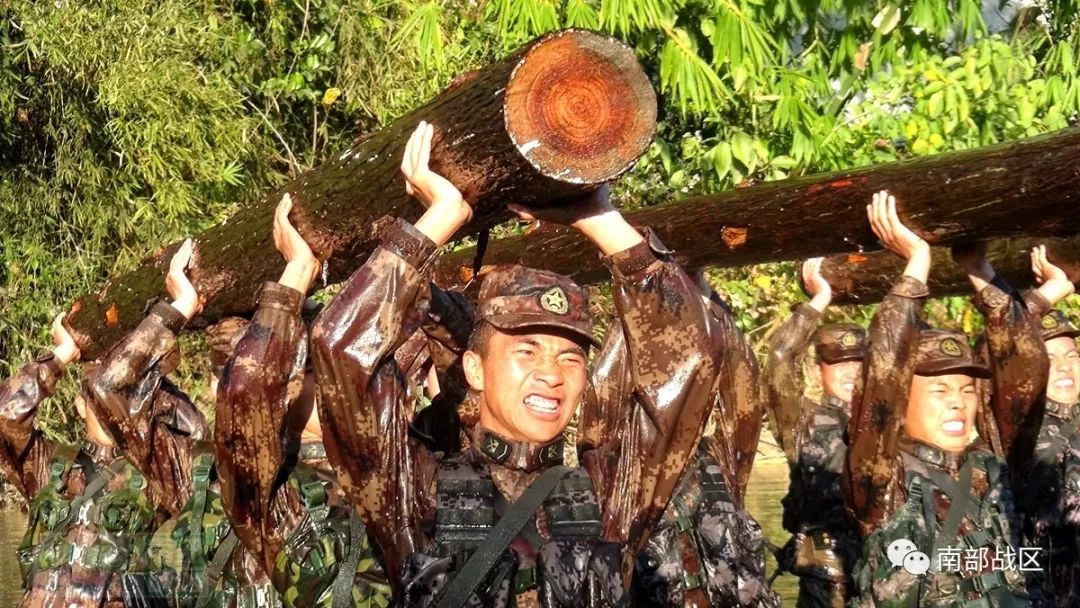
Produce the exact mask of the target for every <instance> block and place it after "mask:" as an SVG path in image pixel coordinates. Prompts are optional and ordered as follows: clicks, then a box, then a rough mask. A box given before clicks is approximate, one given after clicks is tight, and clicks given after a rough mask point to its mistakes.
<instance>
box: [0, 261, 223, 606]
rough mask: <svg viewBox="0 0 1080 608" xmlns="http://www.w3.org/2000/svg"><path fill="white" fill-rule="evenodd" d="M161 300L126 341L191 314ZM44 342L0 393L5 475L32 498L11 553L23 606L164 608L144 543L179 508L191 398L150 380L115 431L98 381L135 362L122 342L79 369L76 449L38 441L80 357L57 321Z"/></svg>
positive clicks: (155, 563)
mask: <svg viewBox="0 0 1080 608" xmlns="http://www.w3.org/2000/svg"><path fill="white" fill-rule="evenodd" d="M185 263H186V260H185ZM170 295H173V296H174V302H173V304H166V303H160V304H158V305H157V306H155V307H154V309H153V310H152V311H151V313H150V315H149V316H148V317H147V318H146V320H144V321H143V323H142V324H141V325H140V326H139V329H138V330H136V334H137V337H136V341H142V340H145V339H148V337H150V336H160V335H165V334H169V335H171V332H172V331H174V329H175V328H178V327H179V326H180V325H182V324H183V322H184V320H185V318H186V317H185V314H184V311H188V310H193V309H191V308H190V307H189V306H188V304H189V302H186V301H184V300H183V299H182V298H178V297H176V296H177V291H175V290H170ZM53 336H54V341H56V343H57V344H58V348H57V349H56V350H55V351H54V352H53V353H52V354H49V355H45V356H43V357H41V358H40V359H39V360H38V361H36V362H35V363H33V364H31V365H29V366H27V367H25V368H24V369H23V370H22V371H21V372H20V373H19V374H18V375H17V376H16V377H15V378H13V379H12V380H10V381H9V382H8V383H7V384H6V385H5V386H4V388H3V389H2V391H0V410H2V412H3V415H2V418H3V424H2V425H0V427H2V435H3V438H2V439H3V450H2V452H3V460H4V468H5V469H6V470H7V472H8V473H10V474H12V475H13V480H15V483H16V485H18V486H19V487H20V489H21V490H22V491H23V492H24V495H25V496H27V497H28V498H29V499H30V529H29V531H28V533H27V536H26V537H25V538H24V540H23V542H22V544H21V546H20V550H19V556H20V561H21V564H22V566H23V568H24V576H25V581H26V586H27V590H26V594H25V595H24V596H23V599H22V602H21V605H22V606H60V605H62V606H83V607H90V606H93V607H99V606H109V607H120V606H166V605H171V601H170V594H169V592H168V591H167V589H168V588H169V587H170V585H169V584H168V583H163V581H162V580H160V579H159V575H160V572H158V570H159V569H160V563H159V560H157V559H155V557H154V556H153V555H151V549H150V539H151V537H152V536H153V534H154V531H155V530H156V529H157V527H158V526H159V525H160V524H161V523H163V522H164V521H165V520H166V519H167V518H168V517H169V516H171V515H175V514H176V513H178V512H179V510H180V506H181V505H182V504H183V501H184V500H186V495H185V494H184V488H190V483H189V482H188V480H189V476H190V473H191V471H190V466H191V448H192V444H193V442H194V441H195V440H197V439H198V438H200V437H202V435H203V433H204V432H205V421H204V420H203V418H202V415H201V414H199V412H198V410H196V409H195V408H194V406H193V405H192V404H191V403H190V402H189V401H187V400H186V399H184V398H182V396H180V395H179V394H177V393H175V392H173V391H171V390H168V383H167V381H159V382H154V383H150V384H148V385H146V386H142V387H139V392H140V394H141V395H143V396H144V397H146V398H145V399H144V400H143V401H142V402H140V406H141V408H142V409H141V410H139V411H138V412H137V413H136V412H131V413H130V414H129V412H128V410H127V409H126V408H125V409H124V416H125V421H124V428H123V430H121V428H120V427H119V426H118V425H117V424H116V422H117V416H116V414H117V412H116V410H115V409H113V408H112V407H111V406H113V405H116V403H115V402H112V401H108V400H107V399H106V400H103V397H105V396H106V395H105V393H106V392H107V390H108V383H107V382H102V379H103V378H105V377H110V378H111V377H112V376H111V373H112V371H113V370H114V369H115V368H116V367H117V366H130V367H132V368H134V367H136V366H138V365H140V364H141V363H143V360H141V359H140V355H139V354H138V353H136V352H134V351H133V350H132V349H130V348H128V347H129V346H130V342H127V341H125V342H124V343H121V345H118V346H117V347H115V348H114V349H112V350H110V351H109V353H108V354H107V355H106V356H105V358H104V359H103V360H102V364H101V365H100V366H93V365H90V364H87V366H86V367H84V370H83V371H84V385H83V392H82V393H81V394H80V395H79V396H78V397H76V400H75V406H76V410H77V411H78V413H79V415H80V416H81V417H83V418H84V419H85V421H86V431H87V433H86V436H87V441H86V443H84V444H83V446H82V447H78V446H62V445H58V444H55V443H52V442H50V441H48V440H46V439H45V437H44V436H43V435H42V434H41V433H40V431H37V430H35V429H34V428H33V419H34V414H35V413H36V410H37V407H38V405H39V404H40V402H41V401H42V399H44V398H45V397H46V396H48V395H49V394H50V393H51V392H52V390H53V388H54V387H55V384H56V381H57V379H58V378H59V375H60V373H61V370H62V367H63V365H66V364H67V363H69V362H70V361H71V360H73V359H75V358H77V356H78V349H77V348H75V346H74V341H73V339H72V338H71V336H70V334H68V332H67V331H66V330H65V329H64V327H63V324H62V316H61V317H58V318H57V320H56V321H55V322H54V324H53ZM173 346H174V347H175V343H173ZM163 354H165V355H167V354H169V350H166V351H165V352H164V353H163ZM164 358H165V359H166V360H167V361H171V360H173V359H170V358H168V357H164ZM166 365H168V364H167V363H166ZM144 391H145V392H144ZM125 433H126V434H125ZM133 437H138V443H137V444H133V443H132V441H131V439H132V438H133Z"/></svg>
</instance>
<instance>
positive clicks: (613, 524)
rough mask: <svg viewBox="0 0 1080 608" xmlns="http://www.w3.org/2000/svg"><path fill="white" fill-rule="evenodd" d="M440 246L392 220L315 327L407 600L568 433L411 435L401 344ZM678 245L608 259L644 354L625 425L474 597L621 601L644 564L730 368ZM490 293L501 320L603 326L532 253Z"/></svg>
mask: <svg viewBox="0 0 1080 608" xmlns="http://www.w3.org/2000/svg"><path fill="white" fill-rule="evenodd" d="M434 252H435V247H434V245H433V243H431V241H430V240H428V239H427V238H426V237H424V236H423V235H422V234H421V233H419V232H418V231H417V230H416V229H415V228H413V227H412V226H411V225H409V224H407V223H405V222H403V221H400V220H398V221H396V222H395V223H393V224H391V225H390V226H389V227H388V229H387V230H385V231H384V233H383V235H382V244H381V246H380V247H379V248H377V249H376V250H375V252H374V253H373V254H372V256H371V257H370V258H369V259H368V261H367V263H366V264H365V265H364V266H363V267H361V268H360V269H359V270H358V271H357V272H356V273H355V274H353V276H352V277H351V278H350V280H349V282H348V283H347V284H346V286H345V288H344V289H343V290H342V291H341V293H340V294H339V295H338V296H337V297H336V298H335V299H334V300H333V301H332V302H331V303H330V304H328V305H327V307H326V309H325V310H324V311H323V313H322V315H321V316H320V317H319V319H318V320H317V321H316V324H315V326H314V328H313V330H312V343H313V347H314V350H315V369H316V374H317V379H318V383H317V384H318V387H319V391H320V392H319V396H320V402H319V406H320V411H321V412H322V415H323V421H324V426H325V428H326V431H327V437H326V444H327V449H328V451H329V455H330V457H331V461H332V462H334V463H335V465H337V466H339V467H340V468H341V469H343V470H344V474H343V476H342V480H343V484H344V485H345V487H346V490H347V491H348V493H349V495H350V497H352V499H353V501H354V503H355V504H356V506H357V508H358V510H359V512H360V513H361V515H362V516H363V518H364V520H365V522H366V523H367V524H368V529H369V530H371V531H372V533H373V535H374V536H375V538H376V539H377V540H378V543H379V545H380V546H381V547H382V549H383V554H384V556H385V558H386V559H385V564H386V567H387V569H388V571H389V573H390V580H392V581H395V582H396V583H398V584H399V585H400V587H399V590H400V591H399V593H401V597H400V601H401V602H402V604H404V605H413V606H427V605H432V603H433V602H434V601H435V600H436V598H437V596H438V595H439V592H440V591H441V589H442V588H443V587H444V585H445V584H446V582H447V581H448V579H449V578H451V577H452V575H453V573H454V572H455V571H456V570H457V569H458V568H460V567H461V566H462V564H463V561H462V560H463V559H464V557H465V556H466V555H468V554H469V553H470V552H471V551H473V550H474V549H475V548H476V546H477V545H478V544H480V543H482V542H483V538H484V534H483V532H484V530H486V529H487V528H488V527H489V526H491V525H492V524H494V521H495V515H496V513H497V512H498V511H499V510H500V509H501V508H503V507H504V506H505V504H506V503H507V502H512V501H516V500H517V499H518V497H519V496H520V495H521V494H522V493H523V492H524V491H525V489H526V488H527V487H528V486H529V484H531V483H532V482H533V481H534V480H535V479H536V478H537V477H539V476H540V474H541V472H542V471H544V470H546V469H549V468H550V467H552V466H553V465H555V464H557V463H558V462H559V461H560V460H561V458H562V454H561V447H560V444H561V441H555V442H551V443H548V444H543V445H534V444H524V443H518V442H514V441H510V440H508V439H506V438H503V437H498V436H496V435H494V434H493V433H490V432H488V431H486V430H485V429H483V428H482V427H479V426H478V427H477V429H476V435H475V436H474V440H475V441H474V443H473V445H472V447H470V448H469V449H468V450H466V451H465V452H464V453H463V454H462V455H461V456H460V457H456V458H452V459H446V460H444V461H443V462H441V463H440V462H439V461H438V460H437V459H436V458H435V457H434V455H433V454H431V453H430V452H429V451H428V450H427V449H426V448H424V447H423V446H422V445H419V444H418V443H417V442H415V441H410V439H409V437H408V434H407V429H408V423H409V421H410V420H411V419H412V410H413V405H412V400H411V399H409V396H408V394H407V389H406V385H405V381H404V377H403V373H402V370H401V369H400V368H399V367H398V365H397V363H396V361H395V357H394V356H393V353H394V351H395V349H396V347H397V346H398V345H399V343H400V342H401V341H402V340H404V339H405V338H407V337H408V334H407V333H406V331H405V330H406V328H405V327H404V324H403V322H404V320H405V319H404V317H405V315H406V312H407V310H408V308H409V306H410V303H411V302H412V301H413V300H414V299H415V297H416V293H417V292H418V290H420V289H421V288H422V287H423V285H424V280H423V279H422V276H423V273H424V272H425V271H426V270H427V269H428V267H429V265H430V263H431V261H432V259H433V256H434ZM666 254H667V252H666V251H665V250H663V249H662V248H661V247H660V246H659V244H658V243H656V242H655V241H653V240H649V239H647V240H646V242H643V243H641V244H639V245H638V246H635V247H633V248H631V249H628V250H627V251H624V252H621V253H618V254H615V255H614V256H611V257H610V258H609V259H608V260H607V262H608V265H609V267H610V268H611V269H612V272H613V274H614V285H613V292H614V297H615V302H616V306H617V307H618V308H619V310H620V311H621V313H622V314H621V323H622V325H623V328H624V331H625V334H626V336H627V348H628V351H629V353H630V355H631V359H632V360H633V361H634V363H635V367H634V368H632V369H630V370H629V373H630V375H631V378H632V380H633V382H632V386H633V391H632V393H629V394H627V395H626V398H627V401H626V402H624V403H622V404H619V405H620V406H621V407H623V408H624V410H623V411H624V416H623V417H622V418H621V420H620V422H621V424H623V425H626V426H625V428H624V429H622V430H621V432H620V433H619V435H620V436H622V437H624V438H625V440H624V441H621V442H619V444H618V445H612V444H608V445H605V446H603V447H602V448H599V449H596V450H592V451H590V452H587V453H586V454H584V458H583V459H582V460H583V464H584V467H583V468H581V469H571V470H570V471H569V472H567V473H565V474H564V476H563V478H562V481H560V482H559V488H558V489H556V490H555V492H554V493H553V494H552V495H551V496H549V498H548V500H547V502H546V504H545V507H544V508H543V509H542V510H540V511H539V512H538V517H537V518H536V520H535V523H536V529H535V530H533V529H532V528H531V527H530V528H528V529H527V530H526V531H525V532H524V533H523V534H522V536H521V537H519V538H518V539H517V540H516V541H515V542H514V544H513V545H512V550H511V551H509V552H507V553H504V554H503V557H502V561H501V562H500V564H499V565H498V566H497V567H496V568H495V569H494V570H493V571H492V572H491V573H490V575H489V577H488V579H487V582H486V583H485V584H484V585H483V588H482V589H478V590H477V594H475V595H474V598H473V599H474V601H475V600H476V599H477V597H476V595H479V600H480V601H481V602H482V604H483V605H485V606H508V605H512V604H513V603H514V602H515V601H516V603H517V605H519V606H520V605H532V606H536V605H541V606H580V605H617V604H619V603H620V602H621V601H622V596H623V593H622V588H623V585H622V577H621V576H620V574H624V575H628V574H629V572H630V571H631V569H632V567H633V557H634V556H635V555H636V553H637V550H638V547H639V546H640V544H641V542H642V541H643V539H646V538H648V536H649V534H648V532H649V530H650V529H651V528H652V526H653V525H654V524H655V523H656V521H657V520H658V519H659V517H660V515H661V514H662V513H663V510H664V508H665V506H666V504H667V502H668V499H669V498H670V496H671V494H672V492H673V491H674V489H675V486H676V484H677V483H678V481H679V479H680V477H681V476H682V471H683V469H684V468H685V466H686V464H687V461H688V460H689V459H690V456H691V455H692V453H693V452H692V450H693V446H694V443H695V442H696V439H697V437H698V435H699V434H700V432H701V429H702V426H703V425H704V422H705V417H706V416H707V414H708V411H709V405H710V401H709V395H710V389H711V386H712V381H713V378H714V377H715V373H716V370H715V364H714V360H713V357H712V355H711V353H710V350H709V348H708V347H707V346H708V344H707V339H708V336H709V335H710V333H709V332H710V327H709V323H710V322H711V320H710V317H709V316H708V314H707V311H706V308H705V307H704V305H703V302H702V300H701V298H700V297H699V296H698V295H697V293H696V288H695V286H694V284H693V283H692V282H691V280H690V279H689V277H687V276H686V275H685V274H684V273H683V272H682V271H681V270H680V269H678V267H677V266H675V265H674V264H673V263H671V262H670V261H668V259H667V256H666ZM658 255H660V256H663V257H657V256H658ZM480 299H481V304H480V309H479V312H478V316H479V317H481V318H483V319H484V320H485V321H486V322H489V323H492V324H493V325H495V326H496V327H520V326H524V325H537V324H539V325H556V326H560V327H563V328H564V329H567V330H569V331H573V332H576V333H578V334H579V335H581V336H583V337H589V338H591V324H590V322H589V319H588V314H587V309H586V303H585V298H584V293H583V292H582V291H581V289H580V288H579V287H577V286H576V285H574V284H573V283H572V282H570V281H569V280H568V279H566V278H565V277H561V276H559V275H554V274H552V273H544V272H540V271H532V270H528V269H523V268H521V267H514V268H511V269H508V270H497V271H493V272H492V273H490V274H488V276H487V278H486V279H485V281H484V285H483V287H482V289H481V296H480ZM660 438H663V440H662V441H661V440H660ZM472 506H475V508H472ZM444 515H445V517H444ZM433 518H437V520H436V521H433ZM470 522H471V523H470ZM433 524H434V525H433ZM440 524H441V525H440ZM457 526H466V527H467V528H472V529H473V530H474V531H477V532H480V534H469V533H468V532H469V530H460V529H455V528H456V527H457ZM473 526H475V527H478V528H479V529H478V530H476V528H473ZM530 530H531V532H530ZM458 532H460V534H457V533H458ZM455 539H456V540H455Z"/></svg>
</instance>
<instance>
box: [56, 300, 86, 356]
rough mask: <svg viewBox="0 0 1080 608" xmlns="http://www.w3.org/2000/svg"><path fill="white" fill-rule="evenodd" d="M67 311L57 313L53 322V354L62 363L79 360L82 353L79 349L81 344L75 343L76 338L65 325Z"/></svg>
mask: <svg viewBox="0 0 1080 608" xmlns="http://www.w3.org/2000/svg"><path fill="white" fill-rule="evenodd" d="M66 316H67V313H63V312H62V313H60V314H58V315H56V318H55V319H53V323H52V332H51V333H52V341H53V344H54V347H53V356H54V357H56V360H57V361H58V362H59V363H60V364H61V365H67V364H68V363H71V362H72V361H77V360H78V359H79V357H81V356H82V353H81V352H80V351H79V346H78V345H77V344H75V338H73V337H71V333H70V332H69V331H68V330H67V327H64V317H66Z"/></svg>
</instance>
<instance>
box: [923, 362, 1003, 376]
mask: <svg viewBox="0 0 1080 608" xmlns="http://www.w3.org/2000/svg"><path fill="white" fill-rule="evenodd" d="M915 373H916V374H917V375H919V376H944V375H945V374H964V375H966V376H971V377H972V378H989V377H990V368H989V367H986V366H985V365H982V364H980V363H976V362H974V361H971V360H970V359H957V360H956V361H947V360H938V361H932V362H930V363H923V364H920V365H918V366H916V367H915Z"/></svg>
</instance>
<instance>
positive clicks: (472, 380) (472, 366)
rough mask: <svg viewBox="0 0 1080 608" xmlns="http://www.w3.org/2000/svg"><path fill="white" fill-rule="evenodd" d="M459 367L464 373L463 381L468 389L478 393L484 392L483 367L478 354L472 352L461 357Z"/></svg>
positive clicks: (468, 351) (467, 352)
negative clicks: (467, 384)
mask: <svg viewBox="0 0 1080 608" xmlns="http://www.w3.org/2000/svg"><path fill="white" fill-rule="evenodd" d="M461 367H462V369H463V370H464V371H465V380H466V381H467V382H468V383H469V388H471V389H473V390H474V391H477V392H480V391H483V390H484V365H483V361H482V360H481V359H480V354H479V353H477V352H476V351H473V350H467V351H465V354H463V355H461Z"/></svg>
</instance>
